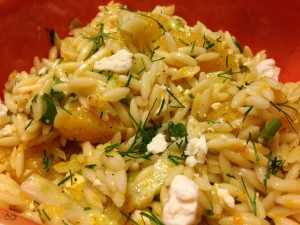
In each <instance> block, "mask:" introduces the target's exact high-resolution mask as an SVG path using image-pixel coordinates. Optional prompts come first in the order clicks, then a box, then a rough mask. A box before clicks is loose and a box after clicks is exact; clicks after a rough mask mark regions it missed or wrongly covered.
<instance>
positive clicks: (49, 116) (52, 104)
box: [40, 93, 72, 125]
mask: <svg viewBox="0 0 300 225" xmlns="http://www.w3.org/2000/svg"><path fill="white" fill-rule="evenodd" d="M43 103H44V112H43V116H42V118H41V119H40V120H41V121H42V122H43V123H45V124H47V125H50V124H53V122H54V119H55V116H56V114H57V109H56V106H58V107H60V108H61V109H62V110H64V111H65V112H67V113H69V114H70V115H72V113H71V112H70V111H68V110H67V109H65V108H64V107H62V106H61V105H60V104H59V103H58V101H57V99H56V98H55V97H53V96H51V95H48V94H46V93H44V95H43Z"/></svg>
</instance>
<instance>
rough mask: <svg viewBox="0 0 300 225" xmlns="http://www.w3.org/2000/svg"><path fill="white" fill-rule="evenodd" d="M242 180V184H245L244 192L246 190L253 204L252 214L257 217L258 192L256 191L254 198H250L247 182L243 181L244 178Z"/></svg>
mask: <svg viewBox="0 0 300 225" xmlns="http://www.w3.org/2000/svg"><path fill="white" fill-rule="evenodd" d="M241 179H242V184H243V187H244V190H245V193H246V195H247V197H248V199H249V201H250V203H251V209H252V212H253V213H254V215H255V216H257V205H256V197H257V196H256V191H255V190H254V194H253V198H252V197H251V196H250V194H249V192H248V189H247V187H246V184H245V181H244V179H243V177H242V178H241Z"/></svg>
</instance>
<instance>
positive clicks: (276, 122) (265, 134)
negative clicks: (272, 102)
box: [258, 118, 282, 147]
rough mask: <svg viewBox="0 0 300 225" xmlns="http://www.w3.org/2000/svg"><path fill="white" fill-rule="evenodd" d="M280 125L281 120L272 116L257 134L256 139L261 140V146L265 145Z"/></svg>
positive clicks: (269, 141) (269, 142)
mask: <svg viewBox="0 0 300 225" xmlns="http://www.w3.org/2000/svg"><path fill="white" fill-rule="evenodd" d="M281 127H282V121H281V119H279V118H274V119H273V120H272V121H271V122H270V123H267V124H266V126H265V128H264V130H263V131H262V132H261V133H260V134H259V135H258V139H260V140H262V142H263V146H265V147H267V146H269V144H271V141H272V139H273V137H274V136H275V134H276V133H277V132H278V131H279V130H280V128H281Z"/></svg>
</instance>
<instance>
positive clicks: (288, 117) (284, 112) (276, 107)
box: [270, 101, 299, 135]
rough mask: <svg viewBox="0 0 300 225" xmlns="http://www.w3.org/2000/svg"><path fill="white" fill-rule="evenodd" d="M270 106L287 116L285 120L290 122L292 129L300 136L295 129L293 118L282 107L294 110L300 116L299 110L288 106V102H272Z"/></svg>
mask: <svg viewBox="0 0 300 225" xmlns="http://www.w3.org/2000/svg"><path fill="white" fill-rule="evenodd" d="M270 104H271V105H272V106H273V107H274V108H275V109H277V110H278V111H279V112H281V113H282V114H283V115H284V116H285V118H286V119H287V121H288V123H289V124H290V126H291V127H292V129H293V130H294V131H295V132H296V134H298V135H299V133H298V131H297V130H296V129H295V127H294V126H293V122H294V121H293V119H292V118H291V116H290V115H289V114H288V113H287V112H286V111H284V110H283V109H282V108H281V107H286V108H289V109H292V110H294V111H295V112H297V113H298V114H299V112H298V110H297V109H295V108H294V107H292V106H289V105H287V102H281V103H275V102H272V101H270Z"/></svg>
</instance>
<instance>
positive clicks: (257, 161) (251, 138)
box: [246, 132, 260, 163]
mask: <svg viewBox="0 0 300 225" xmlns="http://www.w3.org/2000/svg"><path fill="white" fill-rule="evenodd" d="M248 142H251V143H252V146H253V150H254V154H255V161H256V163H259V161H260V159H259V156H258V152H257V148H256V144H255V142H254V138H253V136H252V134H251V133H250V132H249V136H248V139H247V142H246V143H247V144H248Z"/></svg>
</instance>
